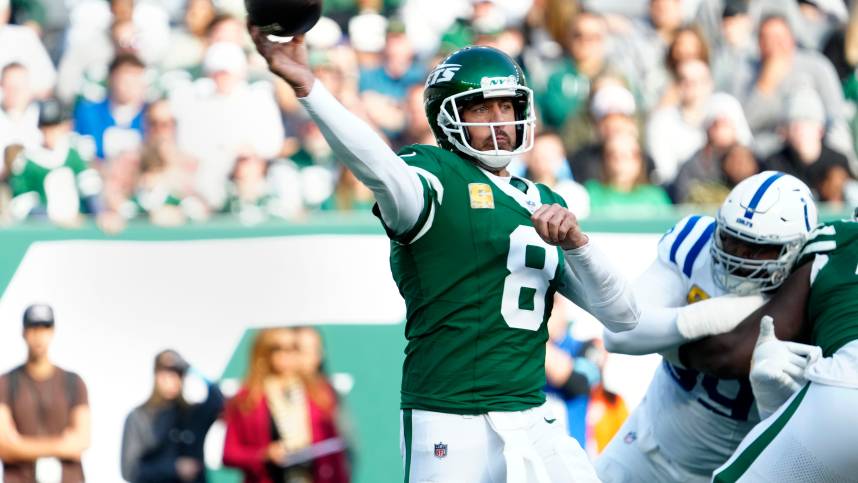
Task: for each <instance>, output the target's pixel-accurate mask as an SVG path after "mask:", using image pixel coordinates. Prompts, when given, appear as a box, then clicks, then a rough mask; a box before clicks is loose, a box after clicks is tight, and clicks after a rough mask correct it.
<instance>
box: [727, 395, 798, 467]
mask: <svg viewBox="0 0 858 483" xmlns="http://www.w3.org/2000/svg"><path fill="white" fill-rule="evenodd" d="M809 387H810V383H808V384H805V386H804V387H803V388H802V389H801V391H799V393H798V395H796V397H795V399H793V400H792V402H791V403H790V405H789V407H787V408H786V409H785V410H784V412H782V413H781V415H780V416H778V418H777V419H776V420H775V421H774V422H773V423H772V424H771V425H770V426H769V427H768V428H766V430H765V431H763V433H762V434H761V435H760V436H759V437H758V438H757V439H755V440H754V442H752V443H751V444H749V445H748V447H747V448H745V450H744V451H742V454H740V455H739V456H738V457H737V458H736V459H735V460H733V463H731V464H730V466H728V467H726V468H724V470H723V471H720V472H718V473H716V474H715V478H714V479H713V480H712V481H713V482H714V483H732V482H735V481H738V480H739V478H741V477H742V475H744V474H745V472H746V471H748V468H750V467H751V464H753V463H754V461H755V460H756V459H757V457H759V456H760V454H762V452H763V450H764V449H766V447H767V446H768V445H769V444H770V443H771V442H772V441H773V440H774V439H775V436H777V435H778V433H780V432H781V430H782V429H783V428H784V426H786V423H787V421H789V420H790V418H791V417H792V415H793V414H795V412H796V410H797V409H798V406H799V404H801V401H802V399H804V395H805V394H806V393H807V389H808V388H809Z"/></svg>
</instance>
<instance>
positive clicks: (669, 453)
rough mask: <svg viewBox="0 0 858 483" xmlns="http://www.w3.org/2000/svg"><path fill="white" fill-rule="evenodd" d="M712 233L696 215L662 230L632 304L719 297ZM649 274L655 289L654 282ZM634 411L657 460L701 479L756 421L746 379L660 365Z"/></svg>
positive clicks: (709, 221)
mask: <svg viewBox="0 0 858 483" xmlns="http://www.w3.org/2000/svg"><path fill="white" fill-rule="evenodd" d="M714 232H715V219H714V218H712V217H709V216H697V215H695V216H689V217H686V218H684V219H683V220H681V221H680V222H679V223H677V224H676V225H675V226H674V227H673V228H672V229H671V230H670V231H668V232H667V233H666V234H665V235H664V236H663V237H662V239H661V240H660V241H659V246H658V260H657V261H656V262H655V264H654V265H653V266H652V267H651V268H650V270H649V271H648V274H647V275H648V278H647V282H648V283H646V284H640V285H646V286H645V287H643V286H640V287H636V296H637V298H638V300H639V301H640V302H641V303H645V304H657V306H660V307H681V306H684V305H687V304H691V303H694V302H698V301H700V300H704V299H707V298H709V297H717V296H720V295H724V292H723V291H722V290H720V289H719V288H718V287H716V286H715V283H714V281H713V277H712V257H711V256H710V252H709V248H710V245H711V243H712V236H713V233H714ZM654 271H655V272H654ZM652 275H655V276H656V277H657V278H656V281H657V282H659V283H652V282H653V278H652V277H651V276H652ZM662 280H663V282H662ZM665 291H668V292H670V293H664V292H665ZM638 411H642V412H643V414H641V416H642V417H643V419H644V420H646V421H648V422H649V425H650V431H651V436H652V439H653V441H652V443H654V444H657V445H658V447H660V449H661V451H662V454H663V455H665V456H666V457H668V458H670V459H671V461H672V462H673V463H674V464H676V465H678V466H680V467H683V468H684V469H686V470H688V471H691V472H693V473H698V474H701V473H702V474H705V475H709V474H711V472H712V471H713V470H715V469H716V468H718V467H719V466H720V465H721V464H723V463H724V462H725V461H727V459H728V458H729V457H730V455H731V454H732V453H733V451H734V450H735V449H736V447H737V446H738V445H739V443H740V442H741V441H742V438H743V437H744V436H745V435H746V434H747V433H748V431H750V430H751V428H752V427H754V425H755V424H757V423H758V422H759V415H758V414H757V409H756V405H755V404H754V396H753V393H752V392H751V385H750V383H749V382H748V380H747V379H745V380H737V379H718V378H716V377H714V376H710V375H706V374H702V373H700V372H698V371H695V370H691V369H685V368H682V367H677V366H675V365H673V364H671V363H669V362H667V361H666V360H665V361H663V362H662V365H661V366H660V367H659V368H658V370H657V371H656V374H655V376H654V377H653V380H652V383H651V384H650V386H649V389H648V390H647V393H646V397H645V399H644V401H643V402H642V403H641V407H640V408H639V409H638ZM619 436H621V437H623V436H625V437H627V438H634V437H636V435H635V436H628V435H619ZM641 442H643V441H641Z"/></svg>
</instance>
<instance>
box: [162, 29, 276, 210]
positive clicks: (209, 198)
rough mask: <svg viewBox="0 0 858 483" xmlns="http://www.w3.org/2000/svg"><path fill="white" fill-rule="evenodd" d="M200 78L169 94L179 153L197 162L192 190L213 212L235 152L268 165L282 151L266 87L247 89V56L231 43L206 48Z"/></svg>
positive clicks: (260, 84) (223, 194)
mask: <svg viewBox="0 0 858 483" xmlns="http://www.w3.org/2000/svg"><path fill="white" fill-rule="evenodd" d="M203 70H204V71H205V73H206V77H205V78H202V79H198V80H197V81H195V82H194V83H193V84H189V85H186V86H181V87H179V88H176V89H174V90H172V91H171V92H170V95H169V99H170V105H171V106H172V107H173V109H174V115H175V119H176V139H177V140H178V145H179V148H181V149H182V150H183V151H185V152H186V153H188V154H190V155H191V156H193V157H195V158H196V159H198V160H199V166H198V169H197V174H196V190H197V192H198V193H199V194H200V195H201V196H202V197H203V200H204V201H205V202H206V204H207V205H208V206H209V207H211V208H212V209H213V210H215V211H217V210H219V209H220V208H221V207H223V205H224V203H225V201H226V186H227V181H228V179H229V174H230V173H231V172H232V169H233V166H234V164H235V159H236V155H237V153H238V151H239V150H240V149H245V148H249V149H251V150H252V151H253V152H254V153H255V154H256V155H258V156H260V157H262V159H265V160H270V159H273V158H275V157H276V156H278V155H279V154H280V152H281V150H282V149H283V140H284V135H283V123H282V122H281V119H280V112H279V110H278V108H277V102H276V101H275V100H274V93H273V90H272V88H271V85H270V84H269V83H268V82H264V81H260V82H254V83H252V84H248V82H247V80H246V76H247V56H246V55H245V53H244V51H243V50H242V49H241V47H239V46H238V45H236V44H234V43H232V42H225V41H224V42H216V43H214V44H212V45H210V46H209V48H208V50H207V51H206V55H205V58H204V60H203Z"/></svg>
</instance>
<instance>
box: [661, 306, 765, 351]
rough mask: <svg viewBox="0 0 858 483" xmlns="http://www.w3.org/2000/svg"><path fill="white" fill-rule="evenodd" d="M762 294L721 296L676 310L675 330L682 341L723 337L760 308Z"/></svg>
mask: <svg viewBox="0 0 858 483" xmlns="http://www.w3.org/2000/svg"><path fill="white" fill-rule="evenodd" d="M764 303H766V299H765V298H763V296H762V295H746V296H742V297H740V296H736V295H723V296H721V297H715V298H711V299H707V300H703V301H700V302H697V303H693V304H690V305H686V306H685V307H682V308H680V309H678V310H677V314H676V328H677V329H678V330H679V333H680V334H682V336H683V337H685V339H686V340H695V339H699V338H701V337H706V336H709V335H717V334H724V333H727V332H730V331H731V330H733V329H735V328H736V326H737V325H739V323H741V322H742V321H743V320H745V317H747V316H749V315H751V314H752V313H753V312H754V311H755V310H757V309H758V308H760V307H761V306H762V305H763V304H764Z"/></svg>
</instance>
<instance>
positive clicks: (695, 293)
mask: <svg viewBox="0 0 858 483" xmlns="http://www.w3.org/2000/svg"><path fill="white" fill-rule="evenodd" d="M708 298H709V294H708V293H706V291H705V290H703V289H702V288H700V287H698V286H697V285H692V286H691V290H689V291H688V295H687V296H686V300H688V303H689V304H693V303H694V302H700V301H701V300H706V299H708Z"/></svg>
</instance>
